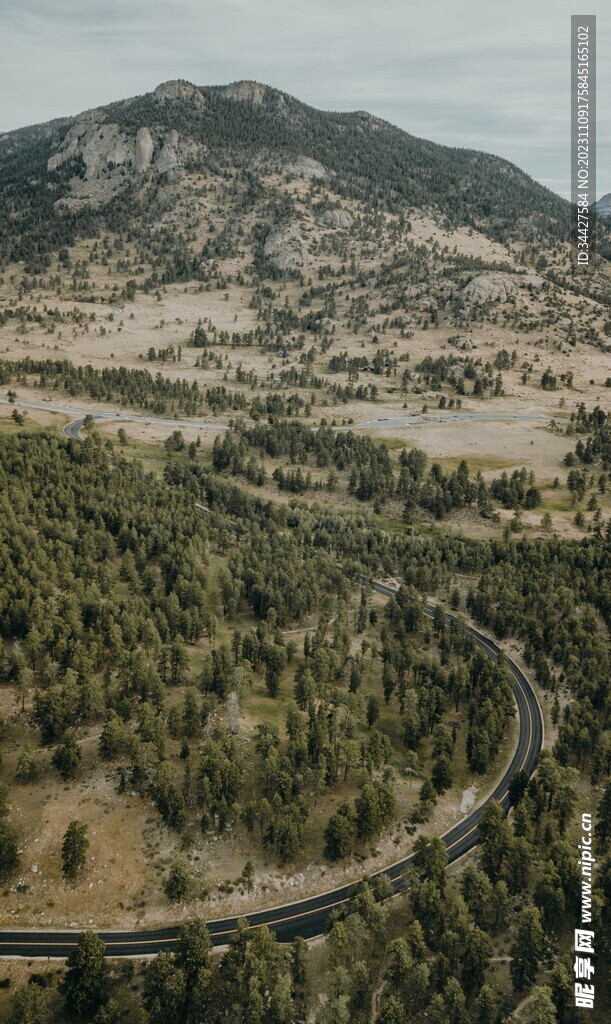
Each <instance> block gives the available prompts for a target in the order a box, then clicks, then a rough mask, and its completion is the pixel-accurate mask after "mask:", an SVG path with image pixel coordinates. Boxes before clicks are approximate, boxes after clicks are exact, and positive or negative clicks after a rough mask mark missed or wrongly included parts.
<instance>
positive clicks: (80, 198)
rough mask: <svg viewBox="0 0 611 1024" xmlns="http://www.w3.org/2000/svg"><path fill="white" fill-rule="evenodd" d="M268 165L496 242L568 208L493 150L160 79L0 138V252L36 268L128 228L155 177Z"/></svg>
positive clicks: (249, 85)
mask: <svg viewBox="0 0 611 1024" xmlns="http://www.w3.org/2000/svg"><path fill="white" fill-rule="evenodd" d="M304 158H305V161H306V163H305V165H304V162H303V161H304ZM270 160H271V161H274V162H275V163H276V165H278V166H279V167H281V168H283V169H285V170H286V171H288V172H290V171H291V167H292V166H293V165H297V168H299V167H301V168H302V169H303V168H304V167H305V173H306V174H308V175H309V176H313V177H317V176H318V175H321V176H324V177H326V178H327V179H331V178H333V182H334V187H335V188H336V190H337V191H338V193H339V194H340V195H343V196H345V197H349V198H365V197H366V198H367V200H368V201H370V202H372V203H374V204H375V206H376V207H377V208H379V209H387V208H388V207H389V205H392V206H393V208H397V207H404V208H408V207H418V208H425V209H428V210H430V211H432V212H434V214H435V215H436V216H438V217H440V218H441V219H442V222H443V223H445V224H447V225H448V226H452V227H457V226H468V227H477V228H479V229H481V230H482V232H483V233H484V234H485V235H486V236H487V237H489V238H493V239H497V240H500V241H503V242H504V241H507V240H517V239H521V240H525V241H527V240H532V239H534V238H535V237H537V238H539V239H547V240H548V241H549V242H552V241H557V240H560V239H563V238H565V237H566V234H567V230H568V217H569V206H568V204H567V203H566V202H564V201H563V200H562V199H560V198H559V197H558V196H557V195H555V194H554V193H553V192H550V191H549V190H547V189H545V188H543V187H542V186H541V185H539V184H537V183H536V182H535V181H533V180H532V179H531V178H529V177H528V175H526V174H525V173H524V172H523V171H520V170H519V169H518V168H517V167H515V166H513V165H512V164H510V163H509V162H507V161H506V160H502V159H499V158H498V157H495V156H491V155H489V154H486V153H480V152H476V151H473V150H467V149H456V148H449V147H445V146H440V145H436V144H434V143H432V142H427V141H426V140H423V139H418V138H415V137H414V136H412V135H409V134H407V133H406V132H403V131H401V130H400V129H398V128H396V127H394V126H393V125H391V124H389V123H388V122H385V121H382V120H380V119H379V118H376V117H373V116H372V115H370V114H367V113H365V112H356V113H327V112H323V111H320V110H315V109H314V108H313V107H309V106H307V105H305V104H303V103H301V102H299V101H298V100H296V99H294V98H293V97H291V96H289V95H287V94H285V93H282V92H279V91H277V90H275V89H271V88H269V87H266V86H264V85H259V84H258V83H254V82H239V83H234V84H233V85H230V86H225V87H202V88H197V87H195V86H192V85H189V84H188V83H185V82H167V83H164V84H162V85H160V86H158V88H157V89H155V91H154V92H152V93H147V94H146V95H144V96H141V97H136V98H133V99H128V100H124V101H122V102H120V103H114V104H111V105H109V106H107V107H100V108H98V109H96V110H93V111H86V112H85V113H83V114H80V115H78V116H77V117H71V118H65V119H61V120H57V121H53V122H50V123H49V124H47V125H38V126H35V127H33V128H25V129H22V130H20V131H15V132H10V133H7V134H5V135H4V136H2V138H1V139H0V173H1V176H2V182H3V186H2V189H1V190H0V223H1V225H2V227H0V256H1V258H2V259H9V260H15V259H24V260H26V261H32V267H33V269H34V270H36V267H37V266H38V265H39V260H40V259H41V258H42V259H43V263H44V257H45V254H46V253H48V252H50V251H52V250H53V249H57V248H58V247H59V246H60V245H62V244H69V243H70V242H72V241H73V240H74V239H76V238H77V237H89V236H91V235H92V234H94V233H96V231H98V230H99V229H100V226H101V225H103V224H105V225H106V226H113V225H118V224H121V225H127V224H133V221H134V219H137V217H138V216H139V215H140V214H141V213H142V212H143V209H144V207H143V206H140V205H138V201H140V202H141V203H142V204H149V203H150V201H151V198H153V197H154V195H155V193H156V190H157V189H158V188H159V187H160V185H162V184H163V183H164V182H167V181H168V180H172V181H175V180H176V179H177V178H179V177H180V176H181V175H182V174H184V173H188V172H194V171H202V172H206V170H208V169H213V168H214V167H215V166H217V165H219V166H221V167H222V168H227V167H229V166H231V167H232V168H239V169H241V170H242V171H243V172H244V173H246V172H247V170H248V169H249V168H250V169H251V170H256V168H257V167H258V166H259V165H260V164H261V162H265V161H270ZM308 161H315V162H316V164H317V165H322V168H320V167H318V169H317V168H316V166H315V165H314V164H308ZM120 197H122V199H120ZM128 197H129V199H128ZM134 200H136V205H135V206H134V205H133V203H134Z"/></svg>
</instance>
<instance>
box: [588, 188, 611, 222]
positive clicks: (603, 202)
mask: <svg viewBox="0 0 611 1024" xmlns="http://www.w3.org/2000/svg"><path fill="white" fill-rule="evenodd" d="M592 208H593V209H594V210H596V212H597V214H598V216H599V217H603V218H604V219H606V218H607V217H611V192H607V194H606V195H604V196H601V198H600V199H599V200H598V202H597V203H594V204H593V207H592Z"/></svg>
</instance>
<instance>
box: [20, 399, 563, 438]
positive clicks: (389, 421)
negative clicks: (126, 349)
mask: <svg viewBox="0 0 611 1024" xmlns="http://www.w3.org/2000/svg"><path fill="white" fill-rule="evenodd" d="M0 402H2V404H4V405H8V404H10V405H15V406H18V405H20V406H22V407H23V408H25V409H46V410H47V411H48V412H61V413H65V414H66V415H68V416H72V415H77V416H78V417H79V418H78V419H77V420H74V422H72V423H68V424H67V425H66V426H65V427H64V433H65V434H67V436H68V437H73V438H74V439H75V440H80V438H79V437H78V432H79V430H80V429H81V427H82V426H83V422H84V419H85V416H87V415H89V416H91V417H92V418H93V419H94V420H117V421H121V422H123V421H125V422H127V423H145V424H146V423H158V424H161V425H162V426H166V427H195V428H196V429H197V430H228V429H229V428H228V426H227V424H226V423H210V422H206V421H202V420H198V419H197V418H196V417H193V419H190V420H174V419H164V418H163V417H159V416H133V415H131V414H130V413H125V412H120V413H115V412H106V411H102V410H93V409H90V410H86V409H75V408H71V407H70V406H68V405H57V404H56V403H54V402H38V401H33V400H26V399H20V398H16V399H15V400H14V401H12V402H10V401H9V399H8V398H6V397H4V396H0ZM489 420H494V421H502V420H506V421H510V420H512V421H513V420H543V421H545V422H549V420H550V417H549V416H545V415H544V414H543V413H536V412H528V413H515V412H505V413H503V412H444V413H441V414H439V415H438V414H432V413H429V414H427V415H425V414H423V413H420V412H417V413H412V414H410V415H408V416H397V417H382V418H380V419H374V420H366V421H364V422H362V423H350V424H346V425H342V426H338V427H336V429H337V430H341V431H346V430H350V431H353V430H377V429H378V428H379V429H385V428H386V427H443V426H448V425H451V424H454V423H469V422H473V421H475V422H482V421H489ZM313 429H315V427H314V428H313Z"/></svg>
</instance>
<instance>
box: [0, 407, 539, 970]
mask: <svg viewBox="0 0 611 1024" xmlns="http://www.w3.org/2000/svg"><path fill="white" fill-rule="evenodd" d="M73 426H75V427H76V424H74V425H73ZM66 429H68V428H66ZM77 434H78V430H77ZM71 436H74V435H71ZM373 586H374V589H375V590H376V591H377V592H378V593H380V594H384V595H386V596H387V597H392V595H393V594H394V593H395V592H396V588H393V587H390V586H388V585H387V584H385V583H374V585H373ZM424 611H425V614H426V615H428V616H431V617H432V615H433V613H434V607H433V606H432V605H426V606H425V609H424ZM447 617H448V618H450V617H451V616H449V615H448V616H447ZM466 629H467V632H468V633H469V634H470V635H471V636H472V637H473V640H474V641H475V643H476V644H477V646H478V647H480V648H481V649H482V650H483V651H485V653H486V654H487V655H488V656H489V657H491V658H492V659H493V661H496V660H497V658H498V655H499V653H500V652H501V648H500V647H499V646H498V645H497V644H496V643H495V642H494V641H493V640H491V639H490V638H489V637H487V636H485V635H484V634H483V633H480V631H479V630H477V629H474V628H473V627H472V626H467V627H466ZM508 662H509V670H510V672H511V675H512V677H513V680H512V686H513V692H514V694H515V699H516V704H517V706H518V714H519V721H520V735H519V739H518V745H517V747H516V751H515V753H514V756H513V758H512V760H511V764H510V765H509V767H508V768H507V771H506V772H505V773H504V775H503V777H502V779H501V780H500V782H499V783H498V785H497V786H496V788H495V790H494V792H493V793H492V794H491V795H490V796H489V797H488V799H487V800H486V801H485V802H484V803H483V804H482V805H481V806H480V807H478V808H476V809H475V810H474V811H473V812H472V813H471V814H470V815H469V816H468V817H466V818H464V819H463V820H462V821H461V822H459V823H458V824H457V825H454V827H453V828H451V829H450V830H449V831H448V832H446V833H445V835H444V836H442V838H443V841H444V842H445V844H446V847H447V851H448V863H449V864H452V863H453V862H454V861H456V860H458V859H459V858H460V857H463V856H464V855H465V854H466V853H468V852H469V851H470V850H472V849H473V847H474V846H476V845H477V825H478V822H479V819H480V818H481V816H482V813H483V811H484V809H485V808H486V806H487V805H488V804H489V803H490V801H491V800H498V801H499V802H500V803H501V804H502V805H503V807H504V808H505V810H508V809H509V800H508V787H509V783H510V781H511V779H512V778H513V776H514V775H515V774H516V772H518V771H519V770H520V769H521V770H523V771H525V772H526V773H527V774H528V775H531V774H532V773H533V771H534V768H535V765H536V761H537V757H538V755H539V751H540V750H541V745H542V742H543V719H542V715H541V708H540V707H539V703H538V701H537V698H536V696H535V693H534V691H533V689H532V687H531V685H530V683H529V681H528V679H527V678H526V676H525V675H524V673H523V672H522V670H521V669H520V668H519V667H518V665H516V663H515V662H514V661H512V660H511V658H509V659H508ZM413 860H414V857H413V854H412V855H411V856H409V857H405V858H403V859H402V860H399V861H397V862H396V863H395V864H391V865H390V866H389V867H387V868H384V870H383V871H380V872H377V874H378V875H387V876H388V878H390V880H391V882H392V884H393V889H394V892H395V893H398V892H399V891H400V890H401V889H402V888H403V884H404V883H403V877H402V876H403V873H404V872H405V870H406V869H407V868H408V867H409V866H410V865H411V864H412V863H413ZM374 877H376V876H374ZM355 888H356V883H354V882H352V883H349V884H347V885H343V886H340V887H339V888H337V889H331V890H330V891H328V892H324V893H319V894H318V895H317V896H310V897H308V898H307V899H303V900H298V901H297V902H295V903H287V904H284V905H283V906H281V907H272V908H270V909H268V910H259V911H256V912H254V913H252V914H248V915H244V916H247V919H248V923H249V925H250V927H251V928H257V927H259V926H261V925H267V926H268V927H269V928H271V929H272V931H274V932H275V934H276V936H277V937H278V939H279V940H280V941H281V942H290V941H291V940H292V939H294V938H296V937H297V936H302V937H303V938H305V939H311V938H313V937H314V936H316V935H320V934H321V933H322V932H323V931H324V928H325V923H326V921H327V918H328V917H329V914H330V913H331V911H332V910H333V909H334V908H335V907H338V906H341V904H342V903H346V902H347V901H348V900H349V899H350V898H351V897H352V896H353V895H354V892H355ZM207 926H208V930H209V932H210V936H211V938H212V942H213V944H214V945H215V946H222V945H225V943H227V942H228V941H229V939H230V937H231V935H232V934H233V933H234V932H235V931H236V927H237V918H235V917H229V918H225V919H223V920H217V921H208V922H207ZM99 934H100V938H102V939H103V940H104V942H105V943H106V955H107V956H143V955H147V954H151V953H159V952H161V951H162V950H172V949H173V948H175V945H176V940H177V937H178V934H179V928H178V927H173V928H159V929H156V930H152V931H132V932H100V933H99ZM78 936H79V933H78V932H77V931H63V932H60V931H58V932H40V931H37V932H31V931H30V932H28V931H4V932H0V956H25V957H51V956H53V957H67V956H69V954H70V953H71V951H72V950H73V949H74V947H75V946H76V944H77V942H78Z"/></svg>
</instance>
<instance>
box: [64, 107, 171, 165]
mask: <svg viewBox="0 0 611 1024" xmlns="http://www.w3.org/2000/svg"><path fill="white" fill-rule="evenodd" d="M151 141H152V140H151ZM73 157H80V158H81V159H82V161H83V163H84V164H85V180H86V181H94V180H96V179H97V178H100V177H102V176H104V175H106V174H108V173H110V172H112V171H113V170H114V168H116V167H123V166H125V165H129V166H132V165H135V163H136V139H134V138H130V137H129V136H128V135H126V134H125V132H123V131H121V129H120V127H119V125H118V124H113V123H111V122H108V121H106V120H105V119H104V114H102V113H100V112H99V111H96V110H88V111H86V113H84V114H81V115H80V116H79V117H78V118H77V119H76V121H75V122H74V124H73V125H72V127H71V128H70V129H69V130H68V132H67V134H66V136H65V137H64V140H63V142H62V143H61V145H60V147H59V149H58V151H57V152H56V153H54V154H53V156H51V157H49V160H48V162H47V168H48V170H50V171H54V170H56V168H58V167H61V166H62V164H64V163H66V161H67V160H70V159H72V158H73Z"/></svg>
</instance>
